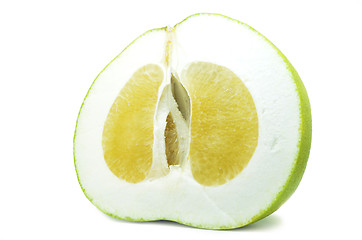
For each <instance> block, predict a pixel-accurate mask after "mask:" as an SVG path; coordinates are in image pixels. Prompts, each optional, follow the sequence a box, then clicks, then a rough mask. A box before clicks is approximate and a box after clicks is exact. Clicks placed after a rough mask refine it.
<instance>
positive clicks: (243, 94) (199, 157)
mask: <svg viewBox="0 0 362 240" xmlns="http://www.w3.org/2000/svg"><path fill="white" fill-rule="evenodd" d="M182 79H183V80H182V81H183V83H184V86H185V88H186V89H187V90H188V92H189V95H190V98H191V101H192V118H191V145H190V161H191V171H192V174H193V176H194V178H195V180H196V181H197V182H199V183H200V184H202V185H206V186H210V185H220V184H224V183H226V182H227V181H228V180H231V179H233V178H234V177H236V176H237V175H238V174H239V173H240V172H241V171H242V170H243V169H244V168H245V166H246V165H247V164H248V162H249V160H250V159H251V157H252V156H253V153H254V151H255V148H256V146H257V143H258V116H257V113H256V108H255V104H254V101H253V98H252V96H251V95H250V92H249V91H248V89H247V88H246V87H245V85H244V84H243V82H242V81H241V80H240V79H239V78H238V77H237V76H236V75H235V74H234V73H233V72H232V71H230V70H229V69H227V68H225V67H222V66H219V65H216V64H212V63H205V62H197V63H193V64H191V65H190V66H189V67H188V68H187V69H186V70H185V71H184V73H183V75H182Z"/></svg>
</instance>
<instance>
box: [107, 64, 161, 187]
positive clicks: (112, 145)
mask: <svg viewBox="0 0 362 240" xmlns="http://www.w3.org/2000/svg"><path fill="white" fill-rule="evenodd" d="M162 80H163V71H162V69H161V68H160V67H159V66H157V65H153V64H150V65H146V66H144V67H142V68H140V69H139V70H137V71H136V72H135V73H134V75H133V76H132V78H131V79H130V80H129V81H128V82H127V84H126V85H125V86H124V88H123V89H122V90H121V92H120V93H119V95H118V97H117V98H116V100H115V101H114V103H113V105H112V107H111V109H110V111H109V113H108V117H107V120H106V122H105V124H104V130H103V138H102V139H103V140H102V145H103V151H104V159H105V161H106V163H107V165H108V167H109V169H110V170H111V171H112V172H113V173H114V174H115V175H116V176H117V177H119V178H121V179H123V180H126V181H128V182H131V183H136V182H140V181H142V180H144V179H145V177H146V175H147V173H148V171H149V170H150V167H151V165H152V145H153V127H154V125H153V118H154V114H155V109H156V103H157V92H158V88H159V87H160V84H161V83H162Z"/></svg>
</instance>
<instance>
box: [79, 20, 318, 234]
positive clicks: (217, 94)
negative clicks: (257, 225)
mask: <svg viewBox="0 0 362 240" xmlns="http://www.w3.org/2000/svg"><path fill="white" fill-rule="evenodd" d="M310 144H311V113H310V105H309V100H308V96H307V93H306V90H305V88H304V86H303V84H302V82H301V80H300V78H299V76H298V74H297V72H296V71H295V70H294V68H293V66H292V65H291V64H290V63H289V61H288V60H287V59H286V57H285V56H284V55H283V54H282V53H281V52H280V51H279V50H278V49H277V48H276V47H275V46H274V45H273V44H272V43H270V42H269V41H268V40H267V39H266V38H265V37H263V36H262V35H261V34H259V33H258V32H256V31H255V30H254V29H252V28H251V27H249V26H248V25H246V24H243V23H241V22H239V21H236V20H234V19H231V18H228V17H225V16H222V15H218V14H196V15H193V16H190V17H188V18H186V19H185V20H184V21H182V22H181V23H179V24H177V25H176V26H174V27H165V28H159V29H154V30H151V31H148V32H146V33H145V34H143V35H141V36H140V37H138V38H137V39H136V40H135V41H134V42H132V43H131V44H130V45H129V46H128V47H127V48H126V49H125V50H124V51H123V52H122V53H121V54H120V55H118V56H117V57H116V58H115V59H114V60H113V61H112V62H111V63H109V64H108V65H107V66H106V68H105V69H104V70H103V71H102V72H101V73H100V74H99V75H98V77H97V78H96V80H95V81H94V82H93V84H92V86H91V88H90V89H89V91H88V93H87V96H86V98H85V100H84V102H83V104H82V107H81V110H80V113H79V116H78V120H77V125H76V131H75V136H74V158H75V166H76V171H77V174H78V180H79V183H80V185H81V187H82V189H83V191H84V193H85V195H86V196H87V197H88V199H89V200H90V201H91V202H92V203H93V204H94V205H95V206H96V207H98V208H99V209H100V210H101V211H103V212H104V213H106V214H108V215H111V216H113V217H116V218H121V219H127V220H135V221H152V220H159V219H166V220H171V221H177V222H180V223H183V224H187V225H192V226H196V227H200V228H208V229H226V228H236V227H241V226H245V225H247V224H250V223H252V222H255V221H257V220H259V219H261V218H263V217H266V216H268V215H269V214H271V213H272V212H274V211H275V210H276V209H277V208H279V207H280V206H281V204H282V203H284V202H285V201H286V200H287V199H288V197H289V196H290V195H291V194H292V193H293V192H294V191H295V189H296V188H297V186H298V184H299V182H300V180H301V178H302V175H303V172H304V169H305V166H306V163H307V159H308V155H309V149H310Z"/></svg>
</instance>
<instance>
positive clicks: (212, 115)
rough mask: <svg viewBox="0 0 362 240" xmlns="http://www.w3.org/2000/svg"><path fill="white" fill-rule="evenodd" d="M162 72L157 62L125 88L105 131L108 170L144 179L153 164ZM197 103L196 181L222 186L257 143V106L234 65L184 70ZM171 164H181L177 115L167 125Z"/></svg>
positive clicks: (192, 145) (194, 114) (201, 65)
mask: <svg viewBox="0 0 362 240" xmlns="http://www.w3.org/2000/svg"><path fill="white" fill-rule="evenodd" d="M162 81H163V72H162V69H161V68H160V67H158V66H157V65H146V66H144V67H142V68H141V69H139V70H138V71H137V72H136V73H135V74H134V75H133V76H132V78H131V79H130V80H129V82H128V83H127V84H126V85H125V86H124V88H123V89H122V90H121V92H120V94H119V96H118V97H117V98H116V100H115V102H114V103H113V105H112V107H111V110H110V112H109V114H108V117H107V120H106V123H105V126H104V131H103V140H102V144H103V150H104V157H105V160H106V163H107V165H108V167H109V169H110V170H111V171H112V172H113V173H114V174H115V175H116V176H117V177H119V178H121V179H123V180H126V181H127V182H131V183H137V182H141V181H143V180H144V179H145V178H146V176H147V173H148V172H149V170H150V168H151V165H152V156H153V153H152V146H153V140H154V139H153V128H154V126H153V124H154V122H153V119H154V115H155V110H156V104H157V94H158V88H159V86H160V84H161V82H162ZM181 81H182V83H183V84H184V86H185V88H186V89H187V91H188V93H189V95H190V98H191V102H192V106H191V112H192V118H191V143H190V156H189V158H188V159H190V164H191V171H192V175H193V177H194V179H195V180H196V181H197V182H198V183H200V184H202V185H205V186H212V185H221V184H224V183H226V182H227V181H229V180H231V179H233V178H234V177H236V176H237V175H238V174H239V173H240V172H241V171H242V170H243V169H244V168H245V166H246V165H247V164H248V162H249V160H250V159H251V157H252V155H253V153H254V151H255V148H256V146H257V143H258V117H257V113H256V108H255V104H254V102H253V99H252V96H251V95H250V93H249V91H248V89H247V88H246V87H245V85H244V84H243V82H242V81H241V80H240V79H239V78H238V77H237V76H236V75H235V74H234V73H233V72H231V71H230V70H229V69H227V68H225V67H222V66H219V65H216V64H212V63H205V62H195V63H192V64H191V65H190V66H189V67H188V68H187V69H185V71H184V72H183V74H182V77H181ZM164 136H165V146H166V149H165V154H166V157H167V162H168V164H169V165H177V164H179V161H180V159H179V158H178V154H177V153H178V150H179V149H178V148H179V144H178V139H177V132H176V128H175V123H174V122H173V119H172V116H171V115H169V116H168V117H167V121H166V129H165V133H164Z"/></svg>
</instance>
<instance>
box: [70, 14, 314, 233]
mask: <svg viewBox="0 0 362 240" xmlns="http://www.w3.org/2000/svg"><path fill="white" fill-rule="evenodd" d="M198 15H216V16H220V17H224V18H227V19H229V20H232V21H235V22H237V23H239V24H241V25H244V26H246V27H248V28H250V29H251V30H252V31H254V32H255V33H257V34H258V35H260V36H261V37H263V38H264V39H265V40H266V41H267V42H268V43H269V44H270V45H271V46H273V47H274V49H275V50H276V51H277V53H278V54H279V56H280V57H281V58H282V59H283V61H284V62H285V64H286V68H287V69H288V71H289V72H290V74H291V76H292V78H293V80H294V82H295V85H296V89H297V92H298V96H299V101H300V105H299V112H300V117H301V118H300V128H299V134H300V139H299V144H298V149H299V152H298V154H297V155H296V158H295V160H294V164H293V168H292V171H291V173H290V175H289V177H288V179H287V181H286V182H285V184H284V186H283V187H282V189H281V191H280V192H279V193H278V194H277V195H276V197H275V198H274V200H273V201H272V202H271V203H270V204H269V206H267V207H266V208H265V209H263V210H261V211H260V213H259V214H257V215H256V216H255V217H253V218H252V219H251V220H250V221H248V222H240V223H238V224H235V225H232V226H204V225H199V224H195V223H190V222H185V221H184V220H182V219H167V218H160V219H143V218H139V219H135V218H131V217H120V216H117V215H114V214H111V213H108V212H106V211H105V210H103V209H102V208H101V207H100V206H98V205H97V204H96V203H95V202H94V201H93V199H91V198H90V196H88V195H87V193H86V191H85V189H84V188H83V186H82V183H81V182H80V179H79V175H78V170H77V165H76V158H75V138H76V134H77V126H78V119H79V115H80V113H81V111H82V108H83V105H84V102H85V100H86V98H87V97H88V94H89V92H90V90H91V88H92V87H93V84H94V83H95V81H96V80H97V78H98V77H99V75H100V74H101V73H102V72H103V71H104V70H105V69H106V68H107V67H108V66H109V65H110V64H111V63H112V62H113V61H114V60H115V59H117V58H118V57H119V56H120V55H121V54H122V53H123V52H124V51H125V50H126V49H127V48H128V47H129V46H130V45H132V44H133V43H134V42H135V41H136V40H137V39H139V38H140V37H142V36H143V35H145V34H147V33H149V32H151V31H156V30H165V29H166V27H164V28H156V29H152V30H149V31H147V32H145V33H144V34H142V35H141V36H139V37H138V38H136V39H135V40H134V41H132V42H131V43H130V44H129V45H128V46H127V47H126V48H125V49H124V50H123V51H122V52H121V53H120V54H118V55H117V56H116V57H115V58H114V59H113V60H112V61H111V62H110V63H108V64H107V66H106V67H105V68H104V69H103V70H102V71H101V72H100V73H99V74H98V76H97V77H96V78H95V80H94V81H93V83H92V85H91V87H90V88H89V90H88V92H87V94H86V96H85V98H84V100H83V103H82V105H81V108H80V110H79V113H78V118H77V122H76V127H75V132H74V138H73V157H74V164H75V169H76V174H77V178H78V182H79V184H80V186H81V188H82V191H83V193H84V195H85V196H86V197H87V198H88V200H89V201H90V202H91V203H92V204H93V205H94V206H96V207H97V208H98V209H99V210H100V211H101V212H103V213H105V214H107V215H108V216H111V217H114V218H117V219H121V220H126V221H136V222H144V221H157V220H168V221H174V222H178V223H181V224H183V225H187V226H191V227H196V228H203V229H213V230H216V229H220V230H221V229H234V228H240V227H243V226H246V225H249V224H251V223H254V222H256V221H259V220H261V219H263V218H265V217H267V216H269V215H270V214H272V213H273V212H275V211H276V210H277V209H278V208H279V207H280V206H281V205H282V204H283V203H284V202H285V201H287V200H288V198H289V197H290V196H291V195H292V194H293V193H294V192H295V190H296V189H297V187H298V185H299V183H300V181H301V179H302V177H303V174H304V171H305V168H306V165H307V161H308V157H309V152H310V147H311V141H312V116H311V108H310V103H309V98H308V94H307V91H306V89H305V87H304V85H303V82H302V80H301V79H300V77H299V75H298V73H297V71H296V70H295V69H294V67H293V66H292V64H291V63H290V62H289V61H288V59H287V58H286V57H285V56H284V54H283V53H282V52H281V51H280V50H279V49H278V48H277V47H276V46H275V45H274V44H273V43H272V42H270V41H269V40H268V39H267V38H266V37H265V36H263V35H262V34H260V33H259V32H258V31H256V30H255V29H253V28H252V27H250V26H249V25H247V24H245V23H242V22H240V21H238V20H236V19H233V18H230V17H227V16H224V15H222V14H218V13H197V14H193V15H191V16H189V17H187V18H185V19H184V20H183V21H181V22H180V23H178V24H176V25H175V27H177V26H178V25H180V24H181V23H183V22H184V21H186V20H187V19H189V18H191V17H194V16H198Z"/></svg>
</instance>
